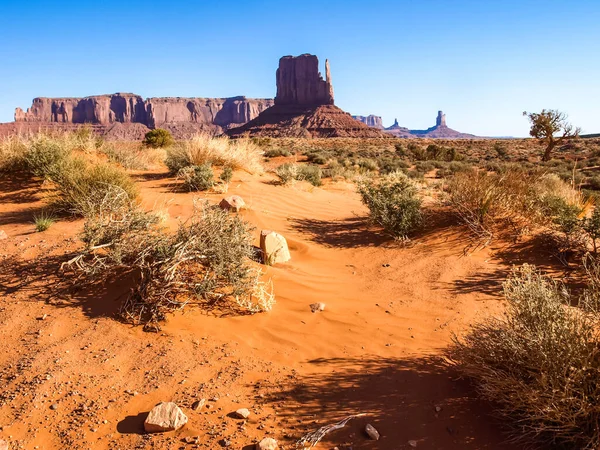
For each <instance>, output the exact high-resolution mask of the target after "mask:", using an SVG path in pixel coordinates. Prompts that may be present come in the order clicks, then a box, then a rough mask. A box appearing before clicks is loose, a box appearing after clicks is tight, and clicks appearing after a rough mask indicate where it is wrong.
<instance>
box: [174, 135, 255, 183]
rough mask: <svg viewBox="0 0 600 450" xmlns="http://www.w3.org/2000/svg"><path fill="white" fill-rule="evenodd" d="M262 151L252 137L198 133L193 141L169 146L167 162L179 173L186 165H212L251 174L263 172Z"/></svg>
mask: <svg viewBox="0 0 600 450" xmlns="http://www.w3.org/2000/svg"><path fill="white" fill-rule="evenodd" d="M261 158H262V151H261V150H260V148H259V147H258V146H256V145H255V144H254V143H253V142H252V141H250V140H249V139H236V140H230V139H229V138H227V137H213V136H210V135H208V134H197V135H195V136H194V137H192V138H191V139H190V140H187V141H183V142H180V143H179V144H177V145H176V146H174V147H172V148H170V149H169V150H168V153H167V160H166V164H167V166H168V167H169V169H170V170H171V171H172V172H174V173H176V172H178V171H179V170H180V169H183V168H184V167H187V166H202V165H205V164H212V165H215V166H227V167H231V168H232V169H240V170H244V171H246V172H248V173H250V174H262V173H263V171H264V169H263V166H262V163H261Z"/></svg>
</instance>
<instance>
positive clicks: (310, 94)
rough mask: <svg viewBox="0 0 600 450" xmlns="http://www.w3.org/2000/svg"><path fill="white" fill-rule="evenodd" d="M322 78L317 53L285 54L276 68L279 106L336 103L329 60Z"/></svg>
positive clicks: (277, 102)
mask: <svg viewBox="0 0 600 450" xmlns="http://www.w3.org/2000/svg"><path fill="white" fill-rule="evenodd" d="M325 76H326V79H325V80H323V77H322V76H321V73H320V72H319V59H318V58H317V57H316V56H315V55H309V54H304V55H300V56H296V57H294V56H284V57H283V58H281V59H280V60H279V68H278V69H277V73H276V79H277V95H276V97H275V104H276V105H303V106H318V105H333V85H332V84H331V71H330V68H329V61H328V60H326V61H325Z"/></svg>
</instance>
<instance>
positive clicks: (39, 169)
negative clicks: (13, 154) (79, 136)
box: [23, 134, 72, 180]
mask: <svg viewBox="0 0 600 450" xmlns="http://www.w3.org/2000/svg"><path fill="white" fill-rule="evenodd" d="M26 146H27V150H26V151H25V154H24V157H23V158H24V163H25V167H26V169H27V170H28V171H29V172H30V173H31V174H33V175H35V176H38V177H42V178H47V179H51V180H55V179H56V178H58V177H60V176H62V174H63V172H64V171H65V170H67V166H68V164H69V162H70V159H71V156H72V147H71V146H70V145H69V142H67V141H66V140H65V139H58V138H52V137H50V136H46V135H43V134H39V135H37V136H35V137H33V138H32V139H30V140H29V141H28V142H27V144H26Z"/></svg>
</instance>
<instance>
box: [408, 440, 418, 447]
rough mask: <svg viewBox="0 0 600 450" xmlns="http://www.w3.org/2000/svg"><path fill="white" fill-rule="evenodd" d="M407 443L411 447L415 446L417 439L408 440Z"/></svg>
mask: <svg viewBox="0 0 600 450" xmlns="http://www.w3.org/2000/svg"><path fill="white" fill-rule="evenodd" d="M408 445H410V446H411V447H412V448H417V441H408Z"/></svg>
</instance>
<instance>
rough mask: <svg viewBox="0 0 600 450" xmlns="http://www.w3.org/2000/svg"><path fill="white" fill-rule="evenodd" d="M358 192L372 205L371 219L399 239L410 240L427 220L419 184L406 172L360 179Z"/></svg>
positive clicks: (365, 201)
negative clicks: (374, 178)
mask: <svg viewBox="0 0 600 450" xmlns="http://www.w3.org/2000/svg"><path fill="white" fill-rule="evenodd" d="M357 186H358V193H359V194H360V195H361V198H362V202H363V203H364V204H365V205H366V206H367V207H368V208H369V216H370V218H371V220H372V221H373V222H374V223H376V224H378V225H380V226H381V227H383V229H384V230H385V231H386V232H387V233H388V234H390V235H391V236H393V237H394V238H396V239H407V237H408V235H409V234H410V233H411V232H412V231H414V230H415V229H417V228H418V227H419V226H420V225H421V223H422V220H423V213H422V210H421V203H422V200H421V198H420V197H419V195H418V194H419V189H418V187H417V184H416V183H415V182H414V181H412V180H410V179H409V178H408V177H407V176H406V175H405V174H404V173H402V172H392V173H390V174H388V175H385V176H383V177H381V178H380V179H379V180H377V181H375V180H373V179H369V178H366V179H363V180H359V181H358V183H357Z"/></svg>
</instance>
